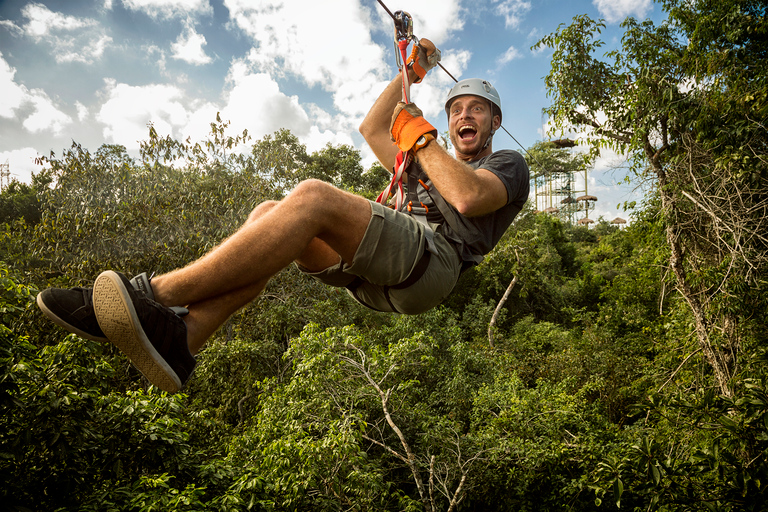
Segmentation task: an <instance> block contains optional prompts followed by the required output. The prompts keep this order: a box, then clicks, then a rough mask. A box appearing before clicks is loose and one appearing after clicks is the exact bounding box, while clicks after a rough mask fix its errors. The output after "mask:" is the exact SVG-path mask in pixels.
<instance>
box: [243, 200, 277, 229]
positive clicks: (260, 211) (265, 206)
mask: <svg viewBox="0 0 768 512" xmlns="http://www.w3.org/2000/svg"><path fill="white" fill-rule="evenodd" d="M277 204H278V201H264V202H263V203H259V205H258V206H257V207H256V208H254V209H253V210H252V211H251V213H250V214H249V215H248V220H247V221H246V224H250V223H251V222H253V221H255V220H256V219H258V218H259V217H261V216H262V215H264V214H265V213H267V212H268V211H270V210H271V209H272V208H274V207H275V206H277Z"/></svg>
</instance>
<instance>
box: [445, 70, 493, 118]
mask: <svg viewBox="0 0 768 512" xmlns="http://www.w3.org/2000/svg"><path fill="white" fill-rule="evenodd" d="M467 95H472V96H479V97H481V98H485V99H486V100H488V101H490V102H491V103H492V104H493V105H496V107H497V108H498V109H499V117H501V98H500V97H499V92H498V91H497V90H496V88H495V87H494V86H493V85H491V82H489V81H488V80H481V79H480V78H467V79H465V80H461V81H459V82H457V83H456V85H454V86H453V88H452V89H451V92H449V93H448V99H446V100H445V113H446V114H448V116H449V117H450V115H451V112H450V110H449V109H450V107H451V103H452V102H453V100H454V99H456V98H458V97H459V96H467Z"/></svg>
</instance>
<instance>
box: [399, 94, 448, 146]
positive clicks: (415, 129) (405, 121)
mask: <svg viewBox="0 0 768 512" xmlns="http://www.w3.org/2000/svg"><path fill="white" fill-rule="evenodd" d="M389 133H391V134H392V141H393V142H395V143H396V144H397V147H398V148H400V151H410V150H413V151H414V152H415V151H418V150H419V149H421V148H423V147H424V146H426V145H427V144H429V142H430V141H432V140H435V137H437V129H436V128H435V127H434V126H432V125H431V124H429V121H427V120H426V119H424V117H422V113H421V110H420V109H419V107H417V106H416V105H415V104H413V103H407V104H406V103H403V102H402V101H401V102H399V103H398V104H397V107H395V112H394V113H393V114H392V122H391V123H390V125H389Z"/></svg>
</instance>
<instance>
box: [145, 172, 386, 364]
mask: <svg viewBox="0 0 768 512" xmlns="http://www.w3.org/2000/svg"><path fill="white" fill-rule="evenodd" d="M370 216H371V211H370V205H369V203H368V201H367V200H366V199H364V198H361V197H359V196H355V195H353V194H349V193H347V192H344V191H341V190H339V189H336V188H334V187H332V186H330V185H327V184H325V183H323V182H319V181H309V182H303V183H302V184H300V185H299V187H297V189H296V190H295V191H294V192H292V193H291V194H290V195H289V196H287V197H286V198H285V199H284V200H283V201H280V202H269V203H265V204H263V205H260V206H259V207H257V208H256V209H255V210H254V212H253V213H252V214H251V216H250V217H249V219H248V221H247V222H246V223H245V224H244V225H243V226H242V227H241V228H240V229H239V230H238V231H237V232H236V233H235V234H234V235H232V236H231V237H230V238H229V239H227V240H225V241H224V242H223V243H222V244H221V245H219V246H218V247H216V248H215V249H214V250H212V251H211V252H210V253H209V254H207V255H206V256H204V257H203V258H201V259H199V260H197V261H195V262H193V263H192V264H190V265H189V266H187V267H184V268H182V269H179V270H176V271H173V272H171V273H170V274H165V275H162V276H158V277H155V278H154V279H153V280H152V289H153V291H154V294H155V298H156V299H157V300H158V301H159V302H160V303H162V304H165V305H169V306H170V305H188V307H189V315H187V316H186V317H184V320H185V322H186V324H187V328H188V337H187V343H188V345H189V348H190V351H191V352H192V353H193V354H194V353H197V352H198V351H199V350H200V349H201V348H202V346H203V345H204V344H205V341H206V340H207V339H208V337H210V336H211V335H212V334H213V333H214V332H215V331H216V329H218V328H219V326H221V325H222V324H223V323H224V322H225V321H226V320H227V318H229V316H231V315H232V314H233V313H234V312H236V311H237V310H238V309H240V308H241V307H243V306H245V305H246V304H248V303H250V302H251V301H253V300H254V299H255V298H256V297H257V296H258V295H259V294H260V293H261V291H262V290H263V289H264V287H265V286H266V284H267V281H268V280H269V278H270V277H271V276H272V275H274V274H275V273H277V272H278V271H279V270H281V269H282V268H284V267H286V266H287V265H289V264H290V263H291V262H292V261H294V260H295V261H298V262H299V263H300V264H301V265H302V266H304V267H306V268H308V269H310V270H322V269H324V268H327V267H329V266H331V265H334V264H336V263H338V262H339V259H340V258H342V259H344V260H345V261H352V258H353V256H354V254H355V252H356V251H357V247H358V246H359V244H360V241H361V240H362V237H363V234H364V233H365V230H366V228H367V226H368V222H369V220H370Z"/></svg>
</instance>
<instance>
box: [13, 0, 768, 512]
mask: <svg viewBox="0 0 768 512" xmlns="http://www.w3.org/2000/svg"><path fill="white" fill-rule="evenodd" d="M745 5H746V4H745ZM732 22H733V24H734V27H735V28H734V29H733V31H732V32H733V33H734V34H737V35H738V34H742V36H743V34H744V33H746V32H747V31H748V29H747V28H746V27H745V26H743V24H741V23H740V22H738V21H737V20H732ZM740 31H741V32H740ZM740 37H741V36H740ZM697 41H698V40H697ZM575 42H576V41H574V43H575ZM583 44H586V45H587V46H589V45H590V44H592V43H589V42H588V41H587V42H584V43H583ZM697 44H703V39H701V40H700V41H699V42H698V43H697ZM574 51H575V50H574ZM604 100H605V101H607V99H606V98H604ZM227 124H228V123H226V122H223V121H222V120H221V119H220V118H219V119H217V121H216V122H215V123H213V124H212V126H211V134H210V136H209V138H208V139H207V140H206V141H203V142H200V143H192V142H190V141H185V142H179V141H175V140H173V139H170V138H168V137H166V138H160V137H158V135H157V133H156V132H155V131H154V130H150V136H149V139H148V140H147V141H145V142H144V143H143V144H142V156H141V159H140V161H135V160H133V159H131V158H130V157H129V156H128V155H127V153H126V151H125V149H124V148H122V147H120V146H111V145H105V146H102V147H101V148H99V149H98V150H97V151H96V153H93V154H91V153H90V152H89V151H87V150H85V149H84V148H82V147H80V146H78V145H76V144H75V145H73V146H72V148H71V149H69V150H67V151H65V152H64V154H63V155H62V156H61V158H56V157H55V156H54V155H52V156H51V157H50V158H48V159H46V161H47V162H48V163H49V164H50V166H51V169H52V173H53V176H54V177H55V178H56V181H55V183H56V184H55V186H54V187H53V188H51V189H50V190H49V189H48V187H47V185H46V186H45V187H43V188H41V189H40V191H39V196H38V199H39V200H40V201H41V202H40V205H41V207H42V212H43V215H42V218H41V220H40V222H39V223H38V224H36V225H34V226H32V225H28V224H26V222H25V221H23V220H20V219H16V220H14V222H13V223H12V224H6V225H5V226H4V230H3V231H2V234H1V235H0V240H2V243H3V247H9V248H12V249H13V251H15V253H16V254H19V255H21V256H23V257H19V258H14V259H12V260H9V263H7V264H0V284H1V285H2V288H0V291H1V292H2V293H1V294H0V314H1V315H2V325H1V326H0V327H1V329H0V407H2V414H0V478H2V481H3V482H4V483H5V486H4V488H3V491H2V493H1V494H0V500H1V501H0V502H1V503H2V504H3V505H2V507H3V508H6V509H10V510H24V509H28V510H59V511H67V510H73V511H74V510H78V511H90V510H93V511H97V510H98V511H102V510H114V511H122V510H147V511H149V510H189V511H208V510H211V511H242V510H384V511H385V510H393V511H394V510H450V511H457V510H488V511H495V510H498V511H502V510H521V511H526V510H529V511H542V510H544V511H547V510H552V511H555V510H558V511H559V510H573V511H581V510H583V511H593V510H614V509H617V508H618V507H620V509H631V510H644V511H645V510H664V511H672V510H675V511H677V510H691V511H693V510H696V511H698V510H760V509H761V506H763V505H762V504H763V503H764V501H765V498H766V487H765V486H766V484H765V482H767V481H768V476H767V475H766V463H765V461H764V456H763V455H764V453H765V451H766V449H768V447H767V446H766V440H767V439H768V437H767V435H766V432H768V406H766V403H768V398H766V397H767V396H768V395H767V393H768V386H767V385H766V378H767V374H766V370H765V368H766V362H768V360H767V358H766V355H765V351H764V350H763V347H764V346H765V345H766V343H768V338H767V336H768V334H766V333H768V330H766V329H765V319H764V318H763V316H764V315H760V314H759V312H761V311H764V310H765V307H762V306H761V305H763V306H764V305H765V302H764V299H760V298H759V292H760V290H761V289H764V287H765V279H764V276H763V274H762V273H761V272H762V271H761V270H760V271H758V270H759V269H757V267H756V270H755V272H757V274H756V276H758V278H757V284H756V285H749V286H746V285H745V286H744V287H743V288H740V289H739V293H740V295H738V296H737V295H736V293H735V292H736V291H737V290H736V289H735V288H733V289H732V288H728V287H727V286H726V287H724V288H723V290H724V293H719V292H718V293H713V292H712V290H710V295H711V297H712V303H713V304H716V305H717V308H719V309H717V311H719V312H721V313H723V314H725V313H728V312H732V313H733V314H734V315H735V317H738V318H741V319H742V321H741V322H740V323H739V324H738V325H737V326H736V327H735V328H734V333H736V334H738V339H739V341H740V343H741V345H740V347H739V349H740V350H742V351H743V353H744V357H743V363H742V365H741V366H740V371H739V372H737V373H734V374H733V376H732V381H731V382H732V389H733V393H732V394H731V395H730V396H728V395H722V394H720V393H718V388H717V387H716V386H713V375H712V373H713V370H712V367H711V365H710V364H709V362H708V360H707V358H706V356H705V354H704V351H703V350H702V348H701V346H700V345H699V344H698V342H697V339H696V338H695V336H693V335H692V334H691V333H693V332H695V324H696V319H695V318H694V316H693V314H692V310H691V308H690V307H689V305H688V302H687V298H686V297H685V295H684V294H682V293H680V292H679V291H678V290H677V289H676V285H677V284H678V282H677V281H676V279H675V278H674V276H673V275H672V273H671V272H670V271H669V270H668V262H669V260H670V252H671V250H672V249H671V247H670V246H669V245H668V224H667V222H668V219H669V217H668V216H667V215H666V210H665V208H664V204H663V200H664V199H663V196H662V192H661V191H658V192H657V193H655V194H654V195H653V196H651V197H649V198H647V199H646V201H645V202H644V203H643V205H642V207H641V208H639V209H638V210H637V211H636V212H635V213H633V214H632V222H631V224H630V225H628V226H627V227H626V228H624V229H618V228H616V227H614V226H611V225H609V224H607V223H604V222H603V223H599V224H598V225H596V226H594V227H593V228H590V229H587V228H584V227H574V226H572V225H570V224H569V223H567V222H565V220H564V219H557V218H553V217H552V216H548V215H543V214H534V213H533V212H532V211H530V210H526V211H525V212H523V213H522V214H521V215H520V216H519V218H518V220H517V221H516V222H515V224H514V225H513V226H512V228H510V230H509V231H508V233H507V234H506V235H505V237H504V238H503V239H502V241H501V243H500V244H499V245H498V246H497V248H496V249H495V250H494V251H493V252H492V253H491V254H489V255H488V257H487V258H486V261H485V262H484V263H483V264H482V265H480V266H478V267H477V268H475V269H473V270H471V271H469V272H467V273H465V274H464V275H463V276H462V278H461V281H460V285H459V287H458V289H457V290H456V291H455V292H454V294H453V295H452V296H451V297H450V298H449V300H448V301H446V303H445V304H444V305H442V306H441V307H438V308H436V309H434V310H432V311H429V312H427V313H424V314H422V315H419V316H416V317H410V316H397V315H388V314H380V313H375V312H373V311H371V310H368V309H367V308H364V307H361V306H359V305H358V304H356V303H355V302H354V301H352V299H350V297H349V296H348V294H347V293H346V292H345V291H344V290H337V289H332V288H329V287H325V286H322V285H320V284H318V283H317V282H316V281H314V280H312V279H310V278H308V277H307V276H306V275H304V274H302V273H301V272H299V271H298V270H297V269H295V268H293V267H291V268H288V269H285V270H284V271H283V272H281V273H279V274H278V275H277V276H275V278H274V279H273V280H272V281H271V282H270V283H269V284H268V286H267V288H266V289H265V291H264V293H263V295H262V296H261V297H260V298H259V299H258V300H256V301H254V302H253V303H252V304H250V305H248V306H247V307H245V308H243V309H242V310H241V311H239V312H238V313H236V314H235V315H233V316H232V317H231V318H230V319H229V321H228V322H227V323H226V324H225V325H224V327H223V328H222V329H220V331H219V332H217V333H216V334H215V335H214V336H213V338H212V339H211V340H209V342H208V344H207V346H206V348H205V349H204V350H203V351H202V352H201V353H200V354H199V356H198V363H199V364H198V366H197V368H196V371H195V374H194V376H193V377H192V379H191V380H190V382H189V384H188V385H187V386H186V387H185V389H184V392H183V393H179V394H177V395H173V396H170V395H167V394H165V393H162V392H159V391H158V390H156V389H154V388H152V387H149V388H147V387H146V384H145V382H143V381H142V380H141V378H140V376H139V375H138V373H137V372H136V371H135V370H134V369H133V368H132V367H131V366H130V365H129V364H128V362H127V361H126V360H125V358H124V357H123V356H122V355H120V354H119V352H118V351H117V349H115V348H114V347H112V346H111V345H109V344H100V343H95V342H90V341H86V340H82V339H80V338H78V337H76V336H74V335H64V334H63V333H62V331H61V329H59V328H58V327H55V326H53V325H52V324H51V323H50V322H47V321H46V320H45V319H44V318H43V317H42V314H41V313H40V312H39V311H38V309H37V308H36V307H35V305H34V294H35V293H36V287H37V286H42V285H44V284H45V285H48V284H49V283H56V284H57V285H59V286H72V285H76V284H83V283H87V282H88V281H89V279H92V277H93V276H94V275H95V274H96V273H97V272H99V271H100V270H101V269H103V268H104V267H107V266H111V267H114V268H119V269H122V270H125V271H127V272H129V273H131V272H138V271H145V270H157V271H160V272H162V271H164V270H168V269H170V268H174V267H176V266H179V265H183V264H185V263H187V261H188V260H189V259H193V258H196V257H197V256H199V255H201V254H202V253H204V252H205V251H206V250H208V248H210V247H211V246H212V245H213V244H216V243H218V242H219V241H220V240H221V238H222V237H225V236H227V235H228V234H229V233H230V232H231V231H232V230H233V229H235V228H236V227H237V226H238V225H239V224H240V223H241V222H242V221H243V220H244V218H245V217H246V216H247V215H248V212H249V211H250V209H251V208H253V207H254V206H255V204H256V203H257V202H258V201H261V200H263V199H279V198H280V197H282V195H283V194H285V193H288V192H289V191H290V189H291V188H292V187H293V186H294V185H295V184H296V183H298V181H300V180H302V179H306V178H316V179H325V180H329V181H331V182H333V183H335V184H336V185H337V186H340V187H343V188H346V189H347V190H351V191H354V192H357V193H362V194H365V195H370V194H375V193H376V192H378V189H379V186H378V183H377V181H376V180H377V179H378V176H379V174H378V172H379V171H381V175H383V176H386V171H384V170H383V169H380V168H379V169H378V170H377V169H372V170H369V171H368V173H366V172H363V170H362V167H361V166H360V162H359V154H357V152H356V151H354V150H352V149H351V148H349V147H346V146H338V147H334V146H327V147H326V148H324V149H322V150H321V151H318V152H316V153H313V154H312V155H308V154H307V152H306V149H305V148H304V147H303V146H302V145H301V144H300V143H299V141H298V139H297V138H296V137H294V136H293V135H292V134H290V132H287V131H281V132H277V133H276V134H273V135H271V136H268V137H265V138H264V139H262V140H261V141H256V142H255V143H254V144H252V145H248V144H249V139H248V135H247V133H243V134H241V135H237V136H230V135H228V133H227ZM539 149H541V148H539ZM547 154H549V153H547ZM550 156H551V155H550ZM561 156H562V155H561ZM566 160H567V159H566ZM553 162H554V160H553ZM564 162H565V161H564ZM566 163H568V162H565V163H564V165H565V164H566ZM374 185H375V186H374ZM22 224H23V226H25V228H24V229H23V230H21V231H20V230H18V229H16V227H17V226H20V225H22ZM72 230H74V231H72ZM72 233H74V235H73V234H72ZM8 254H13V253H8ZM724 261H725V260H724ZM700 270H701V274H700V275H697V276H696V277H697V279H700V280H701V282H705V283H706V282H710V280H711V279H713V277H712V272H713V271H712V270H711V269H709V268H704V267H702V268H701V269H700ZM726 270H727V269H725V268H722V267H717V268H716V269H715V270H714V272H715V273H717V272H724V271H726ZM515 278H516V279H517V280H516V281H515V286H514V287H513V288H512V291H511V293H510V295H509V297H508V298H507V301H506V302H505V303H504V304H503V305H502V307H500V308H499V310H498V312H497V313H498V315H497V317H496V320H495V324H494V326H493V328H492V332H491V334H492V336H493V340H494V343H493V347H491V346H490V344H489V339H488V337H489V331H488V330H489V323H490V321H491V317H492V315H494V312H495V310H496V308H497V306H498V305H499V301H500V298H501V296H502V295H503V294H504V292H505V291H506V290H507V288H508V287H509V285H510V283H512V282H513V279H515ZM745 282H746V281H745ZM753 282H754V280H753ZM33 283H34V284H33ZM761 283H762V284H761ZM729 286H730V285H729ZM761 287H762V288H761ZM760 300H763V302H760ZM723 325H727V324H723Z"/></svg>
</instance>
